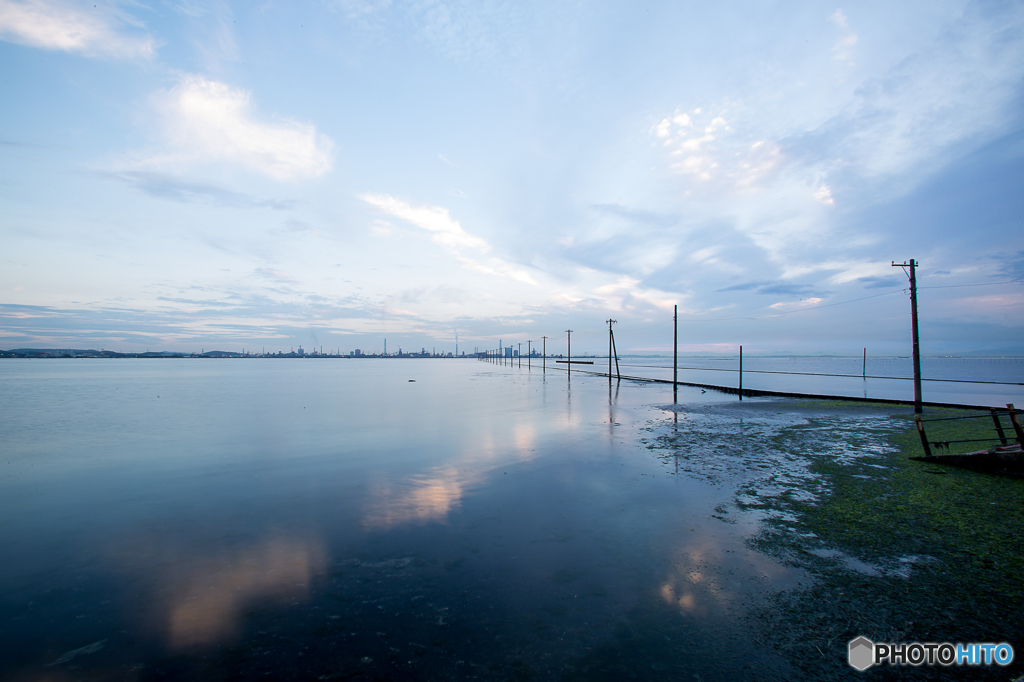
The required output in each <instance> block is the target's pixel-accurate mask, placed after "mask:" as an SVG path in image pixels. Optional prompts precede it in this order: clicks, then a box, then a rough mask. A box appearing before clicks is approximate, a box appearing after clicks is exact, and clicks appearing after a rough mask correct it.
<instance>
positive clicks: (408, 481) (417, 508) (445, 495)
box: [362, 467, 479, 530]
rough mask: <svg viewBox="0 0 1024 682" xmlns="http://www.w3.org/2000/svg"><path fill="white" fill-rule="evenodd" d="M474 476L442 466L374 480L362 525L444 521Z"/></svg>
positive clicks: (369, 527) (375, 526)
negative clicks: (413, 473)
mask: <svg viewBox="0 0 1024 682" xmlns="http://www.w3.org/2000/svg"><path fill="white" fill-rule="evenodd" d="M477 480H479V477H478V476H476V475H471V474H469V473H467V472H462V471H459V470H458V469H457V468H455V467H446V468H444V469H434V470H433V472H432V473H431V474H429V475H422V474H418V475H413V476H406V477H404V478H402V479H400V480H398V481H394V482H392V481H385V482H378V483H376V484H374V485H373V486H371V489H370V500H369V502H368V503H367V506H366V511H365V513H364V515H363V521H362V524H363V528H366V529H367V530H381V529H385V528H390V527H392V526H396V525H398V524H401V523H411V522H419V523H426V522H429V521H438V522H441V521H444V520H445V518H446V517H447V516H448V512H450V511H452V510H453V509H457V508H458V507H459V505H460V502H461V500H462V495H463V493H464V491H465V489H466V487H467V486H469V485H471V484H472V483H473V482H475V481H477Z"/></svg>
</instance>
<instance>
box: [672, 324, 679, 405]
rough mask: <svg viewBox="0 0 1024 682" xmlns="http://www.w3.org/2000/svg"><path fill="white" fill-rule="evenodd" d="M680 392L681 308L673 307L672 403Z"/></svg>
mask: <svg viewBox="0 0 1024 682" xmlns="http://www.w3.org/2000/svg"><path fill="white" fill-rule="evenodd" d="M678 392H679V306H678V305H674V306H672V402H675V401H676V395H677V394H678Z"/></svg>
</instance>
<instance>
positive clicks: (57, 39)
mask: <svg viewBox="0 0 1024 682" xmlns="http://www.w3.org/2000/svg"><path fill="white" fill-rule="evenodd" d="M90 4H91V3H87V4H82V3H76V2H53V1H48V0H22V1H16V0H0V39H2V40H7V41H9V42H13V43H20V44H22V45H30V46H32V47H39V48H43V49H45V50H64V51H65V52H81V53H83V54H86V55H90V56H106V57H123V58H139V57H141V58H144V59H148V58H150V57H152V56H153V52H154V50H155V45H154V41H153V38H151V37H150V36H148V35H145V34H141V35H131V34H129V33H126V32H124V31H122V30H121V29H122V26H120V24H125V23H128V24H134V23H137V22H134V21H132V20H131V18H130V17H128V16H127V15H126V14H124V13H123V12H121V11H119V10H118V9H117V8H116V7H115V6H111V5H109V4H108V3H106V2H104V3H103V4H99V5H92V6H91V7H90V6H89V5H90Z"/></svg>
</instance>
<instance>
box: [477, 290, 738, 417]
mask: <svg viewBox="0 0 1024 682" xmlns="http://www.w3.org/2000/svg"><path fill="white" fill-rule="evenodd" d="M605 322H607V323H608V380H609V381H611V378H612V359H614V360H615V378H616V380H620V379H622V374H621V372H620V371H619V351H618V348H617V347H616V346H615V331H614V330H613V329H612V325H614V324H616V323H618V320H613V319H610V318H609V319H607V320H605ZM565 338H566V359H565V360H556V361H555V362H556V363H559V364H565V371H566V373H567V374H571V373H572V365H573V359H572V330H571V329H566V330H565ZM541 339H542V340H543V345H542V352H541V356H540V357H541V367H542V368H543V369H544V371H545V372H546V371H547V368H548V365H547V358H548V350H547V349H548V337H547V336H542V337H541ZM532 344H533V340H532V339H529V340H527V342H526V366H527V368H532V366H533V365H532V360H533V351H532V349H531V345H532ZM518 346H519V348H518V352H517V353H516V354H515V356H513V353H512V347H511V346H502V345H501V343H500V342H499V345H498V348H496V349H493V350H488V351H484V352H482V353H479V354H478V359H480V360H487V361H490V362H495V363H497V364H502V365H504V364H512V363H513V362H518V363H519V367H522V366H523V344H522V343H519V344H518ZM576 364H587V365H592V364H594V363H593V362H592V361H583V360H577V361H576ZM678 390H679V306H677V305H675V306H672V392H673V393H676V392H677V391H678ZM739 390H740V400H743V346H740V386H739Z"/></svg>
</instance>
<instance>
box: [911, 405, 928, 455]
mask: <svg viewBox="0 0 1024 682" xmlns="http://www.w3.org/2000/svg"><path fill="white" fill-rule="evenodd" d="M914 423H916V424H917V435H919V436H920V437H921V447H923V448H924V456H925V457H931V456H932V446H931V445H929V444H928V436H926V435H924V422H923V421H921V415H919V414H915V415H914Z"/></svg>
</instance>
